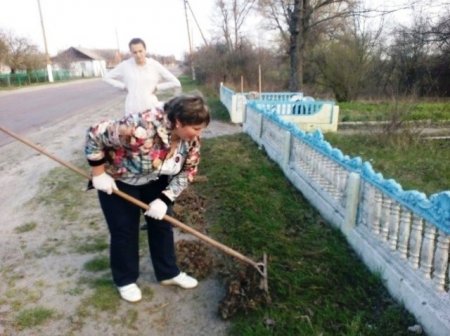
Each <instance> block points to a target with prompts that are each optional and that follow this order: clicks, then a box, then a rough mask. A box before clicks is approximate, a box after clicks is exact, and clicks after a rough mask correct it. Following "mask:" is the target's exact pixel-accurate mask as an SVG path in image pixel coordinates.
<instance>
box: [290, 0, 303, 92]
mask: <svg viewBox="0 0 450 336" xmlns="http://www.w3.org/2000/svg"><path fill="white" fill-rule="evenodd" d="M301 9H302V1H301V0H295V1H294V7H293V9H292V11H290V12H289V15H290V19H289V35H290V37H289V59H290V74H289V91H291V92H295V91H298V90H299V88H300V85H301V84H302V83H301V82H299V79H300V80H301V81H303V69H302V66H303V60H301V62H300V59H301V54H302V53H301V51H300V45H299V40H298V38H299V34H300V15H301ZM299 74H301V76H300V78H299Z"/></svg>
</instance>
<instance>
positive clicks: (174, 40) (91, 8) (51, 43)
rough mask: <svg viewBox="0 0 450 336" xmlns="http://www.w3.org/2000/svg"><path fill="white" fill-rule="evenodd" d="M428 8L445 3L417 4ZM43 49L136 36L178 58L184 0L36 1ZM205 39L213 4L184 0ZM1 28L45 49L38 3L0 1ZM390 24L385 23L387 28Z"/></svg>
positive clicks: (375, 1)
mask: <svg viewBox="0 0 450 336" xmlns="http://www.w3.org/2000/svg"><path fill="white" fill-rule="evenodd" d="M365 1H367V2H368V3H370V7H371V8H372V7H378V8H382V7H386V6H393V5H398V4H401V3H410V1H409V0H389V1H386V0H365ZM421 1H422V2H423V3H425V4H427V7H426V8H427V10H435V13H436V15H437V13H439V12H438V8H439V7H438V6H437V5H438V4H441V3H447V5H448V3H449V1H448V0H421ZM40 3H41V8H42V14H43V18H44V25H45V31H46V36H47V45H48V49H49V53H50V55H51V56H53V55H55V54H56V53H57V52H58V51H61V50H64V49H66V48H69V47H71V46H79V47H85V48H112V49H116V48H118V47H119V49H120V50H121V51H123V52H125V51H128V42H129V40H130V39H131V38H133V37H141V38H143V39H144V40H145V42H146V43H147V50H148V51H149V52H150V53H152V54H159V55H174V56H176V57H177V58H179V59H180V58H182V57H183V54H184V53H185V52H188V51H189V44H188V34H187V28H186V18H185V12H184V5H183V4H184V0H40ZM189 3H190V5H191V8H192V10H193V12H194V14H195V17H196V19H197V21H198V23H199V26H200V28H201V30H202V31H203V33H204V35H205V36H206V38H207V39H208V40H209V38H210V37H211V30H212V29H213V27H214V20H213V17H214V15H213V12H214V3H215V0H189ZM0 8H1V10H0V29H3V30H6V31H11V32H12V33H13V34H14V35H15V36H20V37H26V38H28V39H29V40H30V41H31V42H32V43H34V44H36V45H38V46H39V47H40V49H41V50H42V51H44V42H43V34H42V29H41V23H40V16H39V10H38V0H1V7H0ZM411 17H412V16H411V12H410V11H403V12H401V13H397V14H396V15H395V16H394V18H395V21H401V22H402V23H405V22H408V20H411ZM393 21H394V20H389V22H390V24H391V25H392V23H393ZM189 22H190V28H191V32H192V41H193V45H194V48H195V46H199V45H201V44H202V43H203V40H202V37H201V35H200V32H199V29H198V28H197V25H196V24H195V22H194V20H193V18H192V16H191V14H190V13H189ZM249 34H251V37H252V38H253V40H254V42H255V43H256V44H262V43H264V38H265V35H266V34H264V32H262V31H261V29H258V28H256V29H255V26H253V27H252V29H251V30H250V31H249Z"/></svg>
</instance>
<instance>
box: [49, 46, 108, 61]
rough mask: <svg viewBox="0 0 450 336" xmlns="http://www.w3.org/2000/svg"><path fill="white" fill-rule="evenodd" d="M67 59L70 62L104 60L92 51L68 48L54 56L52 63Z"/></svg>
mask: <svg viewBox="0 0 450 336" xmlns="http://www.w3.org/2000/svg"><path fill="white" fill-rule="evenodd" d="M63 59H66V60H67V59H69V60H71V61H77V60H104V58H103V57H101V56H99V55H98V54H97V53H95V52H94V51H92V50H89V49H85V48H81V47H70V48H68V49H66V50H64V51H62V52H60V53H58V55H56V56H55V57H53V58H52V60H54V61H58V60H63Z"/></svg>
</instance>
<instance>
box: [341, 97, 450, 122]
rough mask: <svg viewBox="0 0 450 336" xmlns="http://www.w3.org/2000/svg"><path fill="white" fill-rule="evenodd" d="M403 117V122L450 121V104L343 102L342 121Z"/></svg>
mask: <svg viewBox="0 0 450 336" xmlns="http://www.w3.org/2000/svg"><path fill="white" fill-rule="evenodd" d="M393 115H401V116H402V118H403V120H432V121H440V120H447V121H448V120H450V102H420V103H419V102H414V101H390V102H387V101H385V102H363V101H357V102H342V103H339V120H340V121H381V120H390V119H392V116H393Z"/></svg>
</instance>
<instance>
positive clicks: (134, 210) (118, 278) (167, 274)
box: [98, 176, 180, 286]
mask: <svg viewBox="0 0 450 336" xmlns="http://www.w3.org/2000/svg"><path fill="white" fill-rule="evenodd" d="M116 184H117V187H118V188H119V190H121V191H123V192H125V193H127V194H129V195H130V196H133V197H134V198H137V199H139V200H141V201H142V202H144V203H147V204H148V203H150V202H151V201H153V200H155V199H156V198H158V196H159V195H160V193H161V191H162V190H164V189H165V188H166V186H167V184H168V176H161V177H160V178H159V179H158V180H157V181H152V182H150V183H148V184H146V185H142V186H132V185H129V184H125V183H122V182H120V181H116ZM98 197H99V200H100V205H101V208H102V210H103V214H104V216H105V219H106V223H107V224H108V228H109V232H110V238H111V240H110V264H111V271H112V276H113V280H114V283H115V284H116V286H125V285H128V284H131V283H133V282H136V280H137V279H138V277H139V232H140V228H139V220H140V216H141V213H142V210H141V208H140V207H138V206H136V205H134V204H132V203H130V202H129V201H127V200H124V199H122V198H121V197H119V196H117V195H114V194H111V195H108V194H106V193H104V192H101V191H99V192H98ZM168 212H169V213H171V208H169V210H168ZM145 219H146V221H147V227H148V228H147V234H148V243H149V249H150V256H151V260H152V264H153V269H154V271H155V276H156V279H157V280H158V281H162V280H166V279H170V278H173V277H175V276H177V275H178V274H179V273H180V270H179V269H178V266H177V264H176V256H175V245H174V239H173V230H172V225H171V224H170V223H168V222H166V221H161V220H156V219H153V218H150V217H147V216H145Z"/></svg>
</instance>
